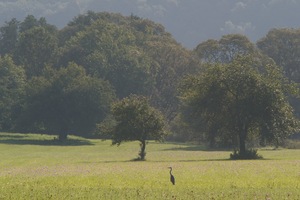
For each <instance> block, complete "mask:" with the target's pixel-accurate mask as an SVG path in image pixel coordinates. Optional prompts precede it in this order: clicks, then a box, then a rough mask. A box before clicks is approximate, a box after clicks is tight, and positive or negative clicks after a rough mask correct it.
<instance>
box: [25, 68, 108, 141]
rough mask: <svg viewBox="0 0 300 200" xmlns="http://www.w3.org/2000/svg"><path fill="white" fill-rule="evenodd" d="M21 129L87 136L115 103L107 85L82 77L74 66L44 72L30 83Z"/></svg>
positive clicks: (81, 73)
mask: <svg viewBox="0 0 300 200" xmlns="http://www.w3.org/2000/svg"><path fill="white" fill-rule="evenodd" d="M27 96H28V99H27V104H26V109H25V111H24V116H23V121H22V122H23V123H20V126H21V129H22V127H23V128H24V127H27V128H28V129H29V131H35V132H41V131H44V132H46V133H49V134H57V135H59V139H60V140H65V139H67V135H68V134H70V133H71V134H75V135H89V134H92V133H93V131H94V130H95V128H96V124H97V123H100V122H101V121H102V120H103V119H104V118H105V117H106V114H107V113H108V112H109V109H110V104H111V102H112V101H113V100H114V92H113V90H112V89H111V87H110V84H109V83H108V82H106V81H103V80H101V79H97V78H93V77H90V76H88V75H86V74H85V70H84V69H83V68H82V67H80V66H77V65H76V64H69V66H68V67H66V68H61V69H59V70H53V69H48V68H47V70H45V72H44V74H43V76H41V77H35V78H33V79H32V80H31V81H30V82H29V87H28V90H27Z"/></svg>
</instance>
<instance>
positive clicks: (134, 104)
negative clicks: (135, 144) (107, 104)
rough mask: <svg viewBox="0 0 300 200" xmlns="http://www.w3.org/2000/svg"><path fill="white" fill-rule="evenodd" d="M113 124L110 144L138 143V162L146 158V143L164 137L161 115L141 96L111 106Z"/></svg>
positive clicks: (125, 99) (163, 124) (128, 98)
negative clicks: (139, 149) (139, 148)
mask: <svg viewBox="0 0 300 200" xmlns="http://www.w3.org/2000/svg"><path fill="white" fill-rule="evenodd" d="M112 116H113V118H114V120H115V124H114V126H113V127H111V129H110V132H111V135H112V144H117V145H120V144H121V143H122V142H126V141H135V140H137V141H139V142H140V146H141V151H140V153H139V157H138V160H144V159H145V156H146V151H145V149H146V141H147V140H157V141H162V140H163V138H164V136H165V135H166V131H165V123H164V118H163V115H162V114H161V113H160V111H158V110H157V109H155V108H153V107H151V106H150V105H149V101H148V99H146V98H145V97H143V96H136V95H130V96H129V97H126V98H124V99H122V100H120V101H118V102H115V103H114V104H113V105H112Z"/></svg>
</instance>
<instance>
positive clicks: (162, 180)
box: [0, 134, 300, 199]
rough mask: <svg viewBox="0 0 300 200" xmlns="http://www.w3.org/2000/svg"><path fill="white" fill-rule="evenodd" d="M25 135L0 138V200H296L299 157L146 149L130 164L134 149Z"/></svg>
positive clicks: (298, 153) (167, 146)
mask: <svg viewBox="0 0 300 200" xmlns="http://www.w3.org/2000/svg"><path fill="white" fill-rule="evenodd" d="M25 136H26V137H25ZM25 136H24V135H19V134H14V135H12V136H11V134H0V151H1V154H0V199H268V198H269V199H300V150H287V149H281V150H271V149H264V150H260V151H259V152H258V153H259V154H261V155H262V156H263V157H264V159H263V160H247V161H231V160H228V158H229V154H230V152H229V151H205V150H204V149H203V148H201V147H198V146H196V145H187V144H172V143H163V144H160V143H155V142H150V143H148V145H147V147H146V151H147V155H146V159H147V161H145V162H133V161H131V160H132V159H134V158H136V157H137V154H138V151H139V143H137V142H130V143H124V144H122V145H121V146H119V147H116V146H111V142H110V141H101V140H86V139H82V138H77V137H71V140H73V143H69V144H57V143H52V142H53V141H52V140H53V136H47V135H31V134H29V135H25ZM12 139H15V140H16V141H11V140H12ZM22 140H28V142H26V141H22ZM34 141H42V142H34ZM169 166H172V167H173V174H174V176H175V178H176V185H175V186H173V185H171V183H170V182H169V170H168V168H167V167H169Z"/></svg>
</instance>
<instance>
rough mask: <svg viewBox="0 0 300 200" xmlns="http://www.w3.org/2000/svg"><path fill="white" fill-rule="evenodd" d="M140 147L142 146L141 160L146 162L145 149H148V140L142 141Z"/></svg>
mask: <svg viewBox="0 0 300 200" xmlns="http://www.w3.org/2000/svg"><path fill="white" fill-rule="evenodd" d="M140 146H141V151H140V153H139V156H140V160H145V156H146V152H145V149H146V140H143V141H141V144H140Z"/></svg>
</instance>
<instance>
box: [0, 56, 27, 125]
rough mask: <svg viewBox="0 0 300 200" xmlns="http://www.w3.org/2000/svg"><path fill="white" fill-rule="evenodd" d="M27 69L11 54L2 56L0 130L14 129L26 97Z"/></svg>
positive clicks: (0, 68)
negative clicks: (17, 63) (20, 65)
mask: <svg viewBox="0 0 300 200" xmlns="http://www.w3.org/2000/svg"><path fill="white" fill-rule="evenodd" d="M25 80H26V76H25V71H24V69H23V68H21V67H19V66H16V65H15V64H14V62H13V60H12V59H11V57H10V56H4V57H0V131H12V130H13V129H14V127H15V120H16V118H17V116H18V114H19V111H20V107H21V104H22V103H21V100H22V98H23V97H24V89H25Z"/></svg>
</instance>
